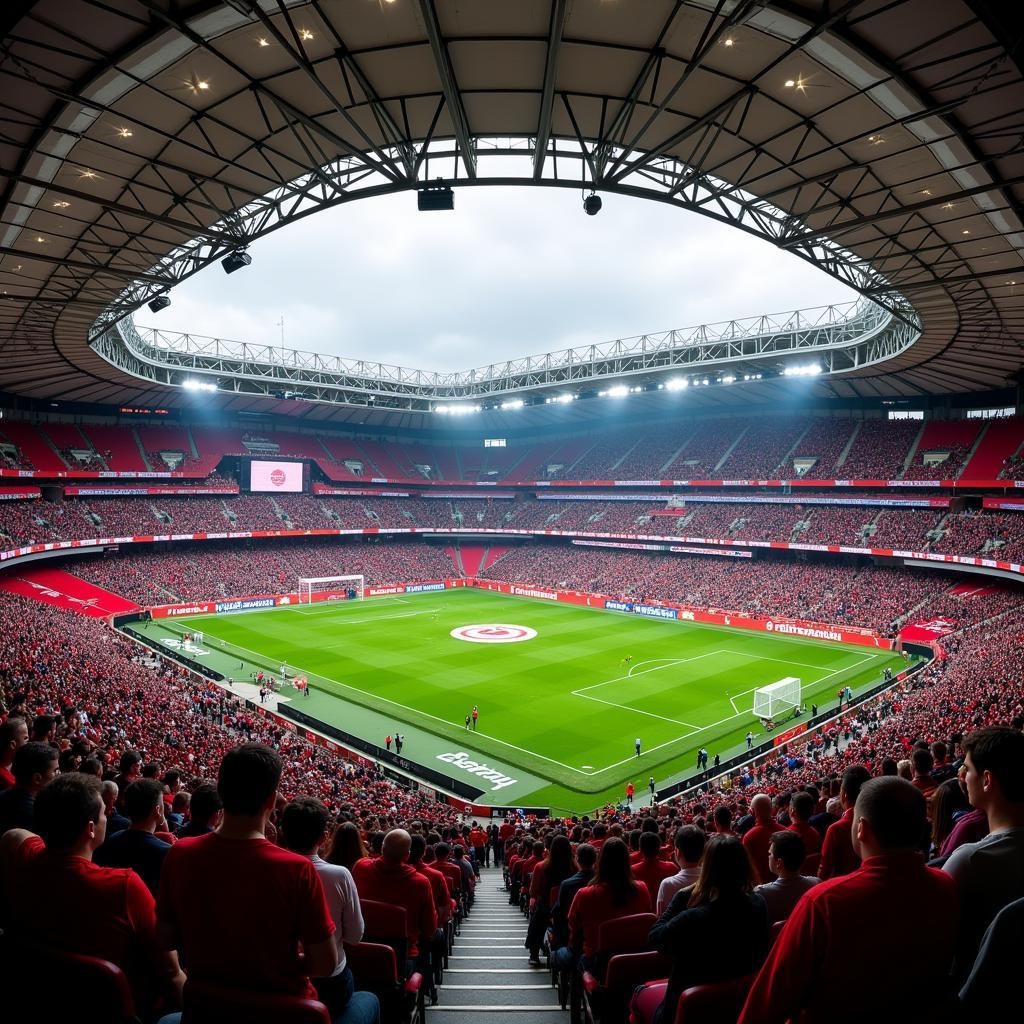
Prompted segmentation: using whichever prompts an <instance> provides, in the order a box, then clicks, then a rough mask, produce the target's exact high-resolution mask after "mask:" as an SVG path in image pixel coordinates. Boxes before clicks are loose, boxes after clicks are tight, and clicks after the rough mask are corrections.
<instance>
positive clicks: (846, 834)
mask: <svg viewBox="0 0 1024 1024" xmlns="http://www.w3.org/2000/svg"><path fill="white" fill-rule="evenodd" d="M870 778H871V773H870V772H869V771H868V770H867V768H865V767H864V765H862V764H853V765H850V767H849V768H847V769H846V771H845V772H843V784H842V786H841V787H840V789H839V799H840V800H841V801H842V804H843V816H842V817H841V818H840V819H839V820H838V821H837V822H836V823H835V824H833V825H829V827H828V831H827V832H826V833H825V842H824V843H822V844H821V863H820V864H819V866H818V877H819V878H820V879H822V881H825V880H827V879H829V878H837V877H838V876H839V875H848V874H849V873H850V872H851V871H856V870H857V866H858V865H859V864H860V855H859V854H858V853H857V851H856V849H855V848H854V844H853V839H852V838H851V836H852V832H853V814H854V807H855V806H856V803H857V797H858V796H859V795H860V790H861V787H862V786H863V785H864V783H865V782H867V781H868V780H869V779H870Z"/></svg>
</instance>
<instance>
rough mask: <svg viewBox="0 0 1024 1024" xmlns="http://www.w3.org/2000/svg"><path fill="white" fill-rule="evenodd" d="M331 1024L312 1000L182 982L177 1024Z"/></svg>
mask: <svg viewBox="0 0 1024 1024" xmlns="http://www.w3.org/2000/svg"><path fill="white" fill-rule="evenodd" d="M233 1020H237V1021H245V1024H331V1015H330V1014H329V1013H328V1012H327V1007H326V1006H324V1004H323V1003H321V1002H319V1001H318V1000H316V999H306V998H305V997H303V996H288V995H282V994H280V993H277V992H253V991H251V990H250V989H238V988H228V987H227V986H224V985H212V984H209V983H208V982H202V981H195V980H191V979H190V980H189V981H187V982H186V983H185V996H184V1000H183V1007H182V1015H181V1024H224V1022H225V1021H233Z"/></svg>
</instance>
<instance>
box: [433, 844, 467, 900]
mask: <svg viewBox="0 0 1024 1024" xmlns="http://www.w3.org/2000/svg"><path fill="white" fill-rule="evenodd" d="M451 855H452V848H451V846H450V845H449V844H448V843H438V844H437V846H435V847H434V867H435V868H437V870H438V871H440V872H441V874H442V875H444V877H445V878H447V879H448V888H449V889H450V890H451V893H452V895H453V896H455V897H456V899H458V896H457V895H456V894H457V893H461V892H462V869H461V868H460V867H459V866H458V864H453V863H452V862H451V861H450V860H449V858H450V857H451Z"/></svg>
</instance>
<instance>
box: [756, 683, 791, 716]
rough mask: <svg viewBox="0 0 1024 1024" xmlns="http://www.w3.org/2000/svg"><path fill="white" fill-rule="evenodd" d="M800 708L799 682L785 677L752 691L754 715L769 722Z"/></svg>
mask: <svg viewBox="0 0 1024 1024" xmlns="http://www.w3.org/2000/svg"><path fill="white" fill-rule="evenodd" d="M798 707H800V680H799V679H797V677H796V676H787V677H786V678H785V679H780V680H779V681H778V682H777V683H769V684H768V685H767V686H760V687H758V688H757V689H756V690H755V691H754V714H755V715H757V717H758V718H761V719H768V720H769V721H771V720H773V719H776V718H781V717H782V716H783V715H784V714H786V713H787V712H789V711H793V710H795V709H796V708H798Z"/></svg>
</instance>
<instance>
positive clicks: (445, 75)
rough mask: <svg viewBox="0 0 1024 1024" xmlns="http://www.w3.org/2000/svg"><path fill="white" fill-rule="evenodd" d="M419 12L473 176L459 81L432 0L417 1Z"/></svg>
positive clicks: (468, 171)
mask: <svg viewBox="0 0 1024 1024" xmlns="http://www.w3.org/2000/svg"><path fill="white" fill-rule="evenodd" d="M420 13H421V14H422V15H423V24H424V26H425V28H426V30H427V39H428V40H429V41H430V50H431V52H432V53H433V55H434V64H435V65H436V67H437V75H438V78H440V80H441V91H442V92H443V93H444V101H445V104H446V106H447V107H448V115H449V117H451V119H452V128H453V129H454V131H455V139H456V141H457V142H458V144H459V154H460V156H461V157H462V163H463V165H464V166H465V168H466V174H467V175H468V176H469V177H470V178H475V177H476V151H475V149H474V148H473V137H472V135H471V134H470V131H469V118H468V116H467V115H466V107H465V105H464V104H463V102H462V92H461V91H460V89H459V83H458V81H457V80H456V78H455V69H454V68H453V67H452V59H451V55H450V54H449V53H448V44H447V43H446V42H445V40H444V37H443V36H442V35H441V23H440V22H439V21H438V19H437V10H436V9H435V7H434V2H433V0H420Z"/></svg>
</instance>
